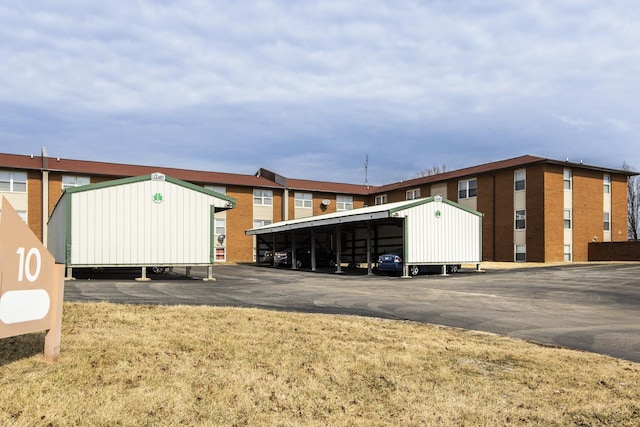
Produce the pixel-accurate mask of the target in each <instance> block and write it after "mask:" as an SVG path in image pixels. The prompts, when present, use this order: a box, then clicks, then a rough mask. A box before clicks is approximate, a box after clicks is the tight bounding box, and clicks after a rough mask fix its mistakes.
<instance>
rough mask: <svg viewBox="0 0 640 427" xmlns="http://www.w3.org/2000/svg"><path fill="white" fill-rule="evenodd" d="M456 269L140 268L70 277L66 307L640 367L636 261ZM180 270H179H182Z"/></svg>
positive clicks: (639, 268)
mask: <svg viewBox="0 0 640 427" xmlns="http://www.w3.org/2000/svg"><path fill="white" fill-rule="evenodd" d="M485 270H486V271H485V272H484V273H477V272H475V271H474V270H473V269H463V271H462V272H460V273H457V274H455V275H449V276H439V275H425V276H418V277H415V278H411V279H404V278H400V277H388V276H378V275H375V276H366V275H362V274H349V272H347V273H346V274H335V273H312V272H307V271H294V270H288V269H276V268H271V267H262V266H254V265H216V266H215V267H214V276H215V277H216V279H217V280H216V281H215V282H204V281H202V280H200V279H201V278H202V277H204V276H205V275H206V274H205V270H204V269H202V270H199V269H197V268H194V269H193V270H192V277H186V276H185V275H184V274H180V273H181V271H180V270H179V269H176V270H175V271H174V272H173V273H169V274H164V275H158V276H150V277H152V278H153V280H152V281H150V282H137V281H135V280H134V278H135V277H137V276H139V270H113V271H106V272H103V273H94V272H90V271H89V272H86V271H85V272H83V271H76V275H77V279H76V280H74V281H67V282H66V283H65V301H109V302H115V303H125V304H185V305H214V306H231V307H258V308H264V309H270V310H284V311H301V312H311V313H330V314H349V315H359V316H373V317H381V318H387V319H398V320H411V321H416V322H423V323H430V324H437V325H445V326H451V327H458V328H464V329H471V330H477V331H485V332H490V333H496V334H500V335H504V336H509V337H513V338H520V339H525V340H529V341H533V342H537V343H540V344H545V345H551V346H559V347H567V348H573V349H578V350H584V351H590V352H595V353H600V354H605V355H610V356H613V357H617V358H622V359H627V360H631V361H634V362H640V263H615V264H562V265H556V266H544V267H536V268H522V269H518V268H517V269H501V268H485ZM183 272H184V271H182V273H183Z"/></svg>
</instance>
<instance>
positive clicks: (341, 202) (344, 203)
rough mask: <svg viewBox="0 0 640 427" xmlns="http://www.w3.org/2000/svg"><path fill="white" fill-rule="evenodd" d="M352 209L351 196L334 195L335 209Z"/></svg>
mask: <svg viewBox="0 0 640 427" xmlns="http://www.w3.org/2000/svg"><path fill="white" fill-rule="evenodd" d="M351 209H353V196H336V210H339V211H348V210H351Z"/></svg>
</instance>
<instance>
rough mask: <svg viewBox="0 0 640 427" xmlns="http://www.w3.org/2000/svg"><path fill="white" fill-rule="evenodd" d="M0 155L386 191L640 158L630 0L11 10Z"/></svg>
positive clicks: (109, 4)
mask: <svg viewBox="0 0 640 427" xmlns="http://www.w3.org/2000/svg"><path fill="white" fill-rule="evenodd" d="M0 22H2V25H0V58H2V59H1V60H0V152H4V153H16V154H39V153H40V150H41V147H42V146H45V147H46V148H47V151H48V153H49V155H50V156H52V157H64V158H73V159H87V160H101V161H110V162H122V163H134V164H144V165H156V166H170V167H180V168H190V169H201V170H215V171H220V172H234V173H244V174H251V173H254V172H255V171H256V170H257V169H258V168H260V167H265V168H267V169H271V170H273V171H275V172H278V173H280V174H282V175H285V176H289V177H292V178H303V179H317V180H329V181H342V182H351V183H363V182H364V179H365V168H364V164H365V159H366V158H367V156H368V166H369V167H368V181H369V183H371V184H374V185H376V184H385V183H390V182H395V181H399V180H402V179H407V178H411V177H413V176H415V174H416V173H417V172H419V171H420V170H424V169H427V168H430V167H432V166H434V165H446V167H447V168H448V169H449V170H453V169H458V168H462V167H466V166H472V165H476V164H479V163H484V162H490V161H495V160H501V159H506V158H510V157H515V156H519V155H523V154H533V155H538V156H542V157H549V158H553V159H562V160H564V159H565V158H567V157H569V159H570V160H573V161H580V160H582V161H584V163H587V164H594V165H599V166H605V167H612V168H618V167H620V166H621V164H622V162H623V161H626V162H627V163H628V164H630V165H632V166H635V167H636V168H637V169H640V144H639V138H638V137H639V134H640V132H639V130H640V120H639V119H640V25H638V22H640V8H638V7H637V3H636V2H635V1H633V0H628V1H620V0H610V1H607V2H602V1H589V0H584V1H578V0H572V1H568V0H567V1H564V0H562V1H561V0H558V1H553V2H548V1H490V0H477V1H473V0H453V1H445V0H442V1H439V0H432V1H405V0H393V1H391V0H389V1H375V0H366V1H365V0H362V1H361V0H349V1H344V0H340V1H284V0H282V1H253V0H248V1H222V0H220V1H218V0H210V1H207V0H179V1H178V0H176V1H172V0H158V1H155V2H151V1H142V0H138V1H131V0H111V1H101V2H98V1H89V0H56V1H46V0H41V1H37V0H33V1H32V0H24V1H19V2H18V1H16V2H2V3H0Z"/></svg>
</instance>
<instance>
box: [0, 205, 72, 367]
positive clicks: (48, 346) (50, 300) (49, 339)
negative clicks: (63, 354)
mask: <svg viewBox="0 0 640 427" xmlns="http://www.w3.org/2000/svg"><path fill="white" fill-rule="evenodd" d="M63 295H64V265H62V264H56V263H55V260H54V258H53V256H52V255H51V254H50V253H49V251H48V250H47V248H45V247H44V245H43V244H42V243H41V242H40V240H39V239H38V238H37V237H36V236H35V234H33V232H32V231H31V229H29V227H28V226H27V225H26V224H25V223H24V221H23V220H22V218H20V216H19V215H18V214H17V212H16V211H15V210H14V209H13V207H12V206H11V205H10V204H9V202H8V201H7V199H6V198H3V200H2V211H1V213H0V339H1V338H7V337H12V336H16V335H22V334H29V333H32V332H39V331H43V330H46V331H47V335H46V337H45V341H44V357H45V359H47V360H49V361H54V362H55V361H57V360H58V357H59V356H60V341H61V335H62V332H61V331H62V302H63Z"/></svg>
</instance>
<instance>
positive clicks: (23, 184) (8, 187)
mask: <svg viewBox="0 0 640 427" xmlns="http://www.w3.org/2000/svg"><path fill="white" fill-rule="evenodd" d="M0 191H6V192H9V193H26V192H27V173H26V172H9V171H0Z"/></svg>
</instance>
